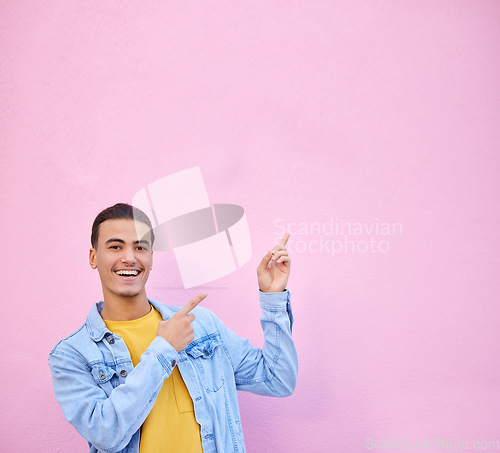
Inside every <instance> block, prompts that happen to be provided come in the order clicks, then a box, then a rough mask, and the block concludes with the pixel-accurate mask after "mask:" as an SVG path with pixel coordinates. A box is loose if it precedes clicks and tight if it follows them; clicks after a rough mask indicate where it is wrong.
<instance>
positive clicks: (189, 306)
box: [177, 293, 207, 316]
mask: <svg viewBox="0 0 500 453" xmlns="http://www.w3.org/2000/svg"><path fill="white" fill-rule="evenodd" d="M205 297H207V293H200V294H198V295H197V296H196V297H195V298H194V299H191V300H190V301H189V302H188V303H187V304H186V305H184V307H182V308H181V309H180V310H179V311H178V312H177V314H178V315H180V316H183V315H187V314H188V313H189V312H190V311H191V310H192V309H193V308H195V307H196V306H197V305H198V304H199V303H200V302H201V301H202V300H203V299H205Z"/></svg>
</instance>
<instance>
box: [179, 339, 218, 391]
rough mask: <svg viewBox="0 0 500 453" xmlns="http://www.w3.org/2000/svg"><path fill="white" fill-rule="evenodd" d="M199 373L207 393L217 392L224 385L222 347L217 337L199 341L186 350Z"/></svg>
mask: <svg viewBox="0 0 500 453" xmlns="http://www.w3.org/2000/svg"><path fill="white" fill-rule="evenodd" d="M186 353H187V354H188V356H189V357H191V358H192V361H193V362H194V364H195V366H196V369H197V370H198V371H199V374H200V377H201V381H202V382H203V385H204V387H205V390H206V391H207V392H217V391H218V390H219V389H220V388H221V387H222V386H223V385H224V374H223V364H222V358H223V356H222V345H221V343H220V340H219V338H218V337H217V336H214V335H211V336H209V337H205V338H202V339H200V340H199V341H198V342H196V343H194V344H193V345H191V347H190V348H189V349H187V350H186Z"/></svg>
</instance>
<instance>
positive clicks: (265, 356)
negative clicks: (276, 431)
mask: <svg viewBox="0 0 500 453" xmlns="http://www.w3.org/2000/svg"><path fill="white" fill-rule="evenodd" d="M259 299H260V305H261V308H262V312H261V316H260V323H261V325H262V329H263V331H264V346H263V348H262V349H260V348H257V347H253V346H251V344H250V341H249V340H247V339H244V338H241V337H239V336H238V335H236V334H235V333H234V332H233V331H231V330H230V329H228V328H227V327H226V326H225V325H224V324H223V323H222V322H221V321H220V320H219V319H217V318H215V319H216V323H217V327H218V329H219V332H220V334H221V340H222V342H223V345H224V348H225V350H226V351H227V353H228V355H229V357H230V360H231V362H232V365H233V369H234V378H235V382H236V387H237V389H238V390H245V391H249V392H252V393H256V394H259V395H267V396H289V395H291V394H292V393H293V391H294V390H295V385H296V382H297V374H298V358H297V351H296V349H295V344H294V342H293V340H292V325H293V316H292V310H291V304H290V292H289V291H288V290H285V291H283V292H280V293H263V292H260V291H259Z"/></svg>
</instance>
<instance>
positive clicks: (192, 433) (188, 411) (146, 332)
mask: <svg viewBox="0 0 500 453" xmlns="http://www.w3.org/2000/svg"><path fill="white" fill-rule="evenodd" d="M161 320H162V317H161V315H160V313H158V311H156V310H155V308H154V307H151V311H150V312H149V313H148V314H147V315H146V316H143V317H142V318H139V319H134V320H132V321H106V320H104V323H105V324H106V327H107V328H108V329H109V330H111V332H113V333H115V334H118V335H120V337H121V338H122V339H123V341H125V344H126V345H127V348H128V350H129V352H130V356H131V357H132V363H133V364H134V366H136V365H137V364H138V363H139V362H140V360H141V355H142V353H143V352H144V351H145V350H146V348H147V347H148V346H149V345H150V344H151V342H152V341H153V340H154V338H155V337H156V332H157V329H158V323H159V322H160V321H161ZM139 451H140V453H167V452H178V451H182V452H183V453H202V452H203V449H202V446H201V435H200V425H198V423H197V422H196V419H195V417H194V408H193V401H192V399H191V396H190V395H189V392H188V389H187V387H186V384H184V380H183V379H182V376H181V374H180V373H179V368H178V367H175V368H174V370H173V372H172V374H171V375H170V376H169V377H168V378H167V379H166V380H165V381H164V383H163V387H162V388H161V390H160V393H159V394H158V397H157V398H156V402H155V404H154V406H153V409H152V410H151V412H150V413H149V415H148V417H147V418H146V420H145V421H144V423H143V424H142V427H141V443H140V446H139Z"/></svg>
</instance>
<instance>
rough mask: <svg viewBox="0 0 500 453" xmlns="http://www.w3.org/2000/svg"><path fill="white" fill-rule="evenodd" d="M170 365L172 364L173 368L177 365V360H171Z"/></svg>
mask: <svg viewBox="0 0 500 453" xmlns="http://www.w3.org/2000/svg"><path fill="white" fill-rule="evenodd" d="M170 365H172V368H173V367H174V366H175V360H172V361H171V362H170Z"/></svg>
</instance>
